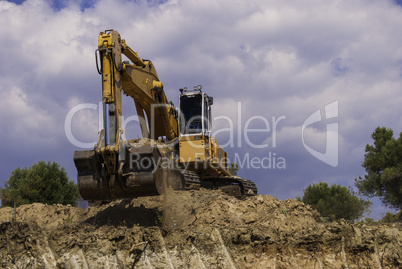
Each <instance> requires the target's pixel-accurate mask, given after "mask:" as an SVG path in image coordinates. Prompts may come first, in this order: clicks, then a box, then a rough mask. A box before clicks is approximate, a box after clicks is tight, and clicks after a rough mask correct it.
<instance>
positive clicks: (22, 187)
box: [0, 161, 79, 206]
mask: <svg viewBox="0 0 402 269" xmlns="http://www.w3.org/2000/svg"><path fill="white" fill-rule="evenodd" d="M4 185H5V188H0V197H1V202H2V206H13V205H14V203H16V205H17V206H19V205H23V204H30V203H36V202H37V203H43V204H64V205H67V204H71V205H73V206H76V205H77V199H78V197H79V192H78V186H77V184H75V183H74V182H73V181H71V180H69V179H68V177H67V172H66V171H65V169H64V168H63V167H60V165H59V164H57V163H55V162H53V163H50V162H48V163H45V162H44V161H40V162H38V163H35V164H33V165H32V166H31V167H29V168H26V167H25V168H24V169H21V168H17V169H15V170H14V171H12V172H11V175H10V177H9V178H8V180H7V181H6V182H5V184H4Z"/></svg>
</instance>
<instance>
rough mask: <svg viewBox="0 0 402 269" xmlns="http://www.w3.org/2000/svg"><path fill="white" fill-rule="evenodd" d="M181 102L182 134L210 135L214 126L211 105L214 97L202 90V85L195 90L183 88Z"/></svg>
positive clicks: (180, 119) (180, 120)
mask: <svg viewBox="0 0 402 269" xmlns="http://www.w3.org/2000/svg"><path fill="white" fill-rule="evenodd" d="M181 92H182V93H181V95H180V104H179V108H180V110H179V112H180V118H179V122H180V124H179V126H180V136H194V135H198V136H199V135H202V136H208V137H209V136H210V135H211V129H212V128H211V127H212V117H211V105H212V104H213V98H212V97H209V96H208V95H207V94H206V93H203V92H202V91H201V85H199V86H196V87H194V91H193V92H187V89H186V88H184V90H181Z"/></svg>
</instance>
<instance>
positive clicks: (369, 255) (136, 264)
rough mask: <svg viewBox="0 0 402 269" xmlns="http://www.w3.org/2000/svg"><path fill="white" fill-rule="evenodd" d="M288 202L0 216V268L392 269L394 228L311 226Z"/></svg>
mask: <svg viewBox="0 0 402 269" xmlns="http://www.w3.org/2000/svg"><path fill="white" fill-rule="evenodd" d="M317 217H318V216H317V214H316V212H315V211H313V210H312V209H311V208H310V207H309V206H306V205H304V204H303V203H301V202H298V201H296V200H285V201H280V200H277V199H276V198H274V197H272V196H268V195H257V196H254V197H248V198H245V199H237V198H234V197H230V196H227V195H225V194H223V193H221V192H220V191H210V190H203V189H200V190H197V191H196V190H194V191H182V192H174V191H172V192H169V193H168V195H164V196H158V197H141V198H136V199H132V200H117V201H113V202H111V203H109V204H106V205H103V206H100V207H90V208H89V209H81V208H74V207H70V206H62V205H43V204H32V205H24V206H21V207H19V208H17V214H16V221H12V219H13V209H12V208H2V209H0V261H1V262H0V267H4V268H399V267H400V266H401V264H402V260H401V258H402V251H401V249H402V229H401V226H400V225H393V226H392V225H391V226H385V225H376V226H366V225H363V226H361V225H351V224H347V223H344V222H337V223H330V224H322V223H317V222H316V218H317Z"/></svg>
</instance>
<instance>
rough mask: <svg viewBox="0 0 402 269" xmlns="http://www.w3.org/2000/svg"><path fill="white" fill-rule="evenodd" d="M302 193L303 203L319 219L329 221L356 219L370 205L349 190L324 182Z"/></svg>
mask: <svg viewBox="0 0 402 269" xmlns="http://www.w3.org/2000/svg"><path fill="white" fill-rule="evenodd" d="M303 192H304V194H303V198H302V201H303V203H305V204H308V205H311V207H312V208H313V209H315V210H317V211H318V212H319V213H320V215H321V217H323V218H324V219H327V220H329V221H333V220H338V219H345V220H348V221H352V220H355V219H358V218H360V217H361V216H362V215H363V214H364V213H365V212H367V211H369V208H370V206H371V204H372V203H371V202H370V201H366V200H364V199H362V198H359V197H357V196H356V194H355V192H354V191H353V190H351V189H350V188H347V187H343V186H341V185H336V184H334V185H331V186H328V184H327V183H326V182H320V183H318V184H311V185H309V186H307V187H306V188H305V189H304V191H303Z"/></svg>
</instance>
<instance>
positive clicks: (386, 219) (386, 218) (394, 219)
mask: <svg viewBox="0 0 402 269" xmlns="http://www.w3.org/2000/svg"><path fill="white" fill-rule="evenodd" d="M401 212H402V211H399V212H398V213H395V214H392V213H391V212H387V213H386V214H385V216H384V217H383V218H382V219H380V220H379V221H378V222H381V223H390V222H397V221H398V220H399V218H400V216H401Z"/></svg>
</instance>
